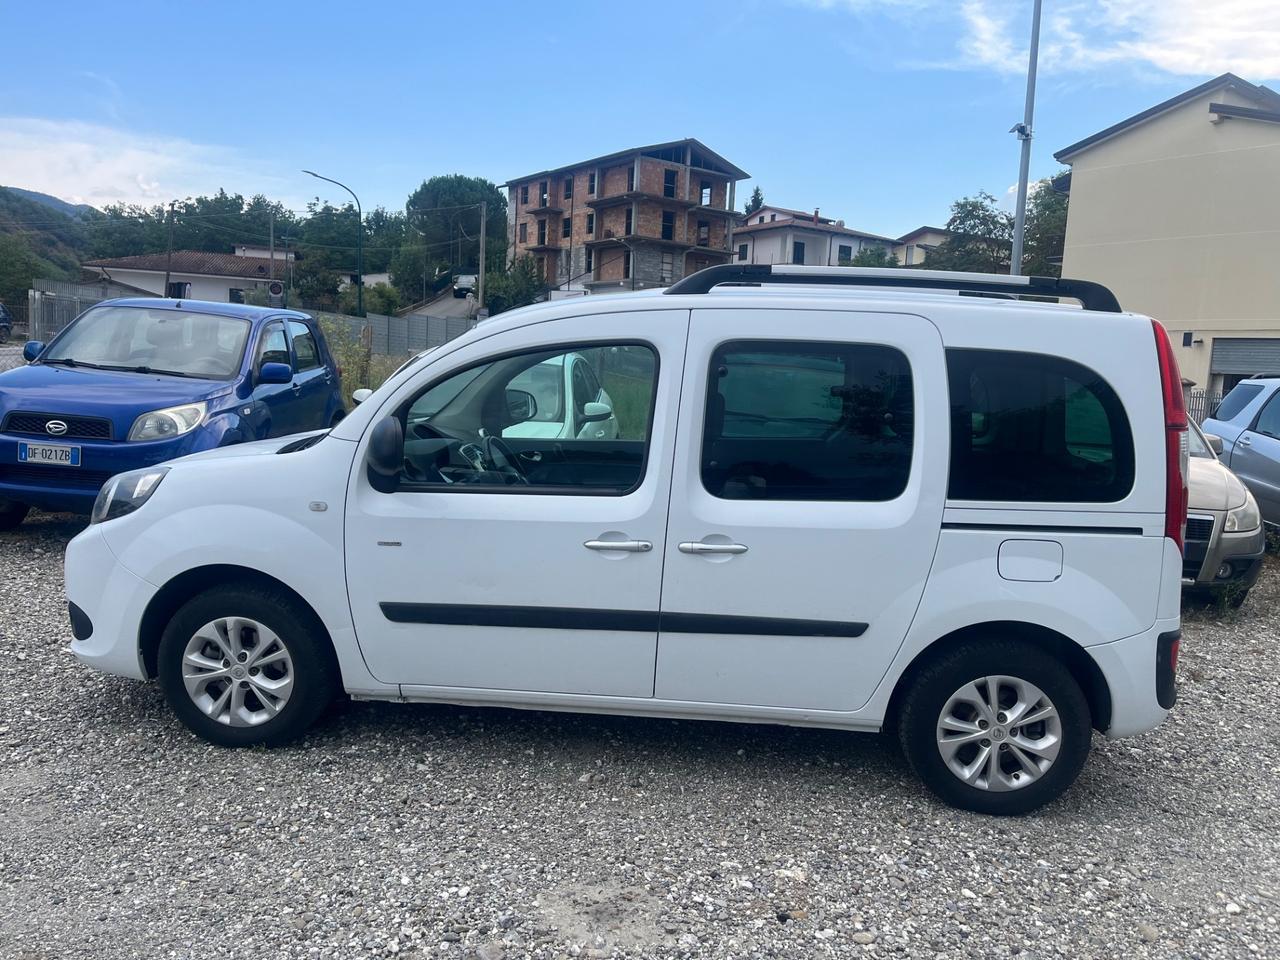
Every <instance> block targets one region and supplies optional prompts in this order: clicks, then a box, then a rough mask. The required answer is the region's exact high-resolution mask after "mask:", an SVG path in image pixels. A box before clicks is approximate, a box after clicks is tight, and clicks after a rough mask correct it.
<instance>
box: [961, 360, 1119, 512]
mask: <svg viewBox="0 0 1280 960" xmlns="http://www.w3.org/2000/svg"><path fill="white" fill-rule="evenodd" d="M947 377H948V380H949V385H950V394H951V474H950V483H949V485H948V489H947V495H948V497H950V498H952V499H955V500H1011V501H1034V502H1049V503H1114V502H1116V501H1118V500H1122V499H1124V497H1125V496H1127V495H1128V493H1129V491H1130V490H1131V489H1132V488H1133V475H1134V457H1133V434H1132V431H1131V430H1130V427H1129V418H1128V416H1127V415H1126V413H1125V410H1124V405H1123V404H1122V403H1121V402H1120V398H1119V397H1118V396H1117V395H1116V392H1115V390H1113V389H1112V387H1111V385H1110V384H1108V383H1107V382H1106V381H1105V380H1104V379H1102V377H1101V376H1099V375H1098V374H1097V373H1095V372H1094V371H1092V370H1090V369H1089V368H1087V367H1084V366H1082V365H1080V364H1078V363H1075V362H1073V361H1071V360H1066V359H1063V358H1061V357H1051V356H1047V355H1044V354H1035V353H1020V352H1015V351H1008V350H965V349H951V350H948V351H947Z"/></svg>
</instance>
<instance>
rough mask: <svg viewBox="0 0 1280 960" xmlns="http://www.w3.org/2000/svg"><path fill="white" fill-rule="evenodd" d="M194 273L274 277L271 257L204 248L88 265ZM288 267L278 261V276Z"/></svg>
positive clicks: (98, 261)
mask: <svg viewBox="0 0 1280 960" xmlns="http://www.w3.org/2000/svg"><path fill="white" fill-rule="evenodd" d="M166 264H168V265H167V269H168V270H169V271H170V272H172V273H190V274H196V275H200V276H209V277H244V278H246V279H254V280H266V279H269V278H270V277H271V260H270V259H268V258H267V257H237V256H236V255H235V254H234V253H206V252H205V251H203V250H175V251H173V262H172V263H168V255H167V254H163V253H144V254H142V255H140V256H136V257H113V258H111V259H108V260H90V261H89V262H88V263H86V264H85V266H86V267H106V268H107V269H108V270H112V269H114V270H150V271H153V272H158V273H164V271H165V269H166ZM287 269H288V264H287V263H286V262H285V259H284V257H277V258H276V261H275V275H276V277H277V278H279V277H283V276H284V275H285V271H286V270H287Z"/></svg>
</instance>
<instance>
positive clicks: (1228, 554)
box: [1182, 423, 1267, 607]
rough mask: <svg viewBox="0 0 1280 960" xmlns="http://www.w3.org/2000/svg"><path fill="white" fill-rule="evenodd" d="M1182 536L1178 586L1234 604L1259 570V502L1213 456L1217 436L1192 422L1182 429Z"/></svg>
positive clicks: (1261, 549) (1261, 543)
mask: <svg viewBox="0 0 1280 960" xmlns="http://www.w3.org/2000/svg"><path fill="white" fill-rule="evenodd" d="M1187 443H1188V445H1189V448H1190V453H1191V457H1190V473H1189V476H1188V483H1187V494H1188V504H1187V536H1186V543H1185V546H1184V550H1183V555H1182V585H1183V590H1184V591H1185V592H1188V593H1202V594H1209V595H1212V596H1215V597H1217V598H1220V599H1222V600H1223V601H1225V602H1227V603H1230V604H1232V605H1233V606H1237V607H1238V606H1239V605H1240V604H1242V603H1244V598H1245V597H1246V596H1247V595H1248V593H1249V588H1250V587H1252V586H1253V584H1254V582H1255V581H1256V580H1257V579H1258V574H1259V573H1260V572H1261V571H1262V555H1263V553H1264V552H1265V550H1266V545H1267V537H1266V533H1265V532H1264V531H1263V527H1262V517H1261V514H1260V512H1259V510H1258V503H1257V501H1256V500H1255V499H1254V497H1253V494H1251V493H1250V492H1249V489H1248V487H1246V486H1245V485H1244V484H1243V483H1241V482H1240V478H1239V477H1237V476H1236V475H1235V474H1234V473H1232V472H1231V471H1230V470H1228V469H1227V468H1226V467H1225V466H1223V464H1222V463H1221V462H1220V461H1219V460H1218V456H1217V454H1216V453H1215V450H1216V449H1220V448H1221V444H1222V440H1221V438H1219V437H1217V436H1205V434H1204V433H1203V432H1201V430H1200V428H1199V427H1197V426H1196V425H1195V424H1194V423H1192V424H1191V429H1190V430H1189V431H1188V432H1187Z"/></svg>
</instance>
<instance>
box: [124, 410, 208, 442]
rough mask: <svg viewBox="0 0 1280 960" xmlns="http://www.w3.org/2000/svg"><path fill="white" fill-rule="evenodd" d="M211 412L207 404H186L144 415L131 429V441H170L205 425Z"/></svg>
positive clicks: (134, 422)
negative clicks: (207, 414)
mask: <svg viewBox="0 0 1280 960" xmlns="http://www.w3.org/2000/svg"><path fill="white" fill-rule="evenodd" d="M208 412H209V405H208V404H207V403H203V402H201V403H184V404H182V406H180V407H166V408H165V409H163V410H152V411H151V412H150V413H144V414H143V415H142V416H140V417H139V418H138V419H137V420H135V421H133V426H132V427H131V428H130V429H129V439H130V440H168V439H169V438H170V437H180V436H182V435H183V434H184V433H190V432H191V431H192V430H194V429H195V428H196V427H198V426H200V424H202V423H204V418H205V414H206V413H208Z"/></svg>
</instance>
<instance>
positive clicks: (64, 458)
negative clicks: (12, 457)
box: [18, 443, 80, 467]
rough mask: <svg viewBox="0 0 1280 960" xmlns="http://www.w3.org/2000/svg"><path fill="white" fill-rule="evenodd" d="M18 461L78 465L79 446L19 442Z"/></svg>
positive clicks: (68, 465)
mask: <svg viewBox="0 0 1280 960" xmlns="http://www.w3.org/2000/svg"><path fill="white" fill-rule="evenodd" d="M18 462H19V463H44V464H49V465H50V466H56V467H78V466H80V448H79V447H69V446H66V445H64V444H61V443H19V444H18Z"/></svg>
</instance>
